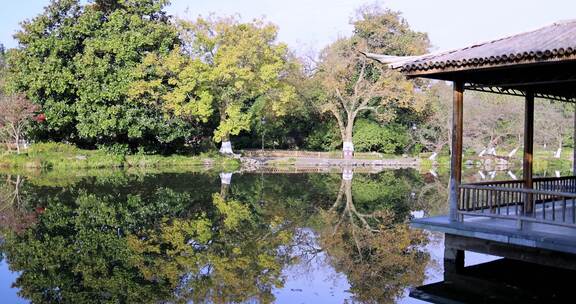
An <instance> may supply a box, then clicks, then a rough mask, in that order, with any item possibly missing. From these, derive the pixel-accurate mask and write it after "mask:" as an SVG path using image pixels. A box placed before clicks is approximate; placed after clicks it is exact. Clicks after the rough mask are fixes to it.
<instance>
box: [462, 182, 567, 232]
mask: <svg viewBox="0 0 576 304" xmlns="http://www.w3.org/2000/svg"><path fill="white" fill-rule="evenodd" d="M575 207H576V177H575V176H569V177H559V178H535V179H534V180H533V189H525V188H524V181H496V182H479V183H470V184H462V185H460V198H459V205H458V213H459V214H460V215H461V216H488V217H493V218H503V219H516V220H518V221H519V224H520V225H521V221H532V222H540V223H546V224H553V225H565V226H574V227H576V208H575Z"/></svg>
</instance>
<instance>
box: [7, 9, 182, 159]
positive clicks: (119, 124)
mask: <svg viewBox="0 0 576 304" xmlns="http://www.w3.org/2000/svg"><path fill="white" fill-rule="evenodd" d="M166 3H167V1H166V0H133V1H125V0H98V1H94V2H92V3H88V4H84V5H83V4H80V1H78V0H54V1H52V2H51V3H50V5H48V6H47V7H46V8H45V10H44V12H43V13H42V14H40V15H39V16H37V17H35V18H33V19H31V20H28V21H25V22H23V23H22V29H21V30H20V31H19V32H18V33H16V35H15V37H16V39H17V41H18V43H19V46H18V48H16V49H14V50H11V51H10V52H9V56H8V63H9V67H10V77H9V80H10V81H9V84H10V86H11V89H12V90H15V91H22V92H25V93H26V95H27V96H28V98H30V99H31V100H32V101H33V102H34V103H36V104H39V105H41V106H42V108H43V109H44V111H45V113H46V119H47V121H46V124H43V125H42V127H40V128H38V130H37V132H36V135H37V137H38V138H39V139H51V140H68V141H72V142H75V143H77V144H81V145H88V146H94V145H102V144H104V145H107V144H111V143H120V144H129V145H131V146H132V147H133V148H135V147H136V146H137V145H140V144H141V145H146V146H147V147H150V148H153V147H160V148H157V149H156V150H161V149H162V148H163V147H165V146H166V145H167V144H169V143H171V142H174V141H177V139H182V138H185V137H186V136H187V135H189V132H190V131H188V130H187V129H188V126H187V124H186V123H184V122H182V121H180V120H178V119H166V117H164V116H163V115H162V112H161V111H159V110H158V107H157V105H156V104H151V103H150V102H149V100H143V101H141V100H139V99H131V98H129V97H130V94H129V90H130V88H131V87H132V86H133V85H134V82H135V80H136V79H135V78H136V76H137V75H136V74H135V73H134V70H135V68H136V67H137V66H138V65H139V64H141V63H142V61H143V59H144V57H146V56H148V54H158V56H161V55H166V54H168V53H169V52H170V51H171V50H172V49H174V48H175V46H176V45H177V44H178V34H177V31H176V29H175V28H174V26H172V25H171V24H170V23H169V22H168V17H167V16H166V14H165V13H164V11H162V8H163V7H164V5H166Z"/></svg>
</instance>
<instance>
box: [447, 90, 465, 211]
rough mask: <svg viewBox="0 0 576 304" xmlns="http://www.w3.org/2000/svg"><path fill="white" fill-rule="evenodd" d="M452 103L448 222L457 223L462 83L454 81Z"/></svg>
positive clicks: (460, 154) (462, 98) (460, 165)
mask: <svg viewBox="0 0 576 304" xmlns="http://www.w3.org/2000/svg"><path fill="white" fill-rule="evenodd" d="M453 95H454V97H453V103H452V149H451V155H450V156H451V162H450V220H451V221H457V220H458V219H459V217H458V200H459V195H460V189H459V186H460V182H461V181H462V130H463V128H462V123H463V120H464V115H463V113H464V112H463V108H464V82H463V81H454V92H453Z"/></svg>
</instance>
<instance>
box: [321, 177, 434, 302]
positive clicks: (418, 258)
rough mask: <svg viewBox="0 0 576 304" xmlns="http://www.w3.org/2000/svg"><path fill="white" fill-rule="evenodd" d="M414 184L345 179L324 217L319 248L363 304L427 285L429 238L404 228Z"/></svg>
mask: <svg viewBox="0 0 576 304" xmlns="http://www.w3.org/2000/svg"><path fill="white" fill-rule="evenodd" d="M413 182H414V180H410V176H408V177H406V176H402V174H398V173H393V172H386V173H384V174H380V175H377V176H360V177H355V178H354V182H353V181H352V178H351V176H350V174H348V173H344V174H343V178H342V181H341V185H340V189H339V191H338V196H337V198H336V201H335V203H334V204H333V205H332V207H331V208H330V209H328V211H326V212H324V213H323V214H322V218H323V221H324V223H325V225H324V226H323V228H322V229H321V230H320V233H319V237H320V238H319V242H320V245H321V247H322V248H324V249H325V250H326V251H327V253H328V259H329V263H330V264H332V265H333V266H334V267H335V268H336V270H337V271H340V272H342V273H344V274H346V276H347V278H348V281H349V283H350V285H351V291H352V292H353V293H354V298H355V300H357V301H359V302H363V303H388V302H394V300H395V299H396V298H397V297H398V296H400V295H401V294H402V293H403V292H404V289H405V288H406V287H408V286H414V285H417V284H419V283H421V282H422V280H423V279H424V268H425V265H426V262H427V261H428V259H429V257H428V255H427V254H425V253H424V252H423V251H422V245H424V244H425V243H426V238H425V237H424V235H423V234H422V233H420V232H419V231H416V230H411V229H410V228H409V227H408V224H407V222H406V219H407V218H408V212H409V211H410V208H409V203H410V193H411V189H412V183H413ZM358 185H362V186H358ZM375 185H377V186H375ZM353 186H354V187H358V188H359V189H358V190H359V192H356V191H353V189H354V187H353ZM356 193H359V194H358V195H357V196H355V195H353V194H356Z"/></svg>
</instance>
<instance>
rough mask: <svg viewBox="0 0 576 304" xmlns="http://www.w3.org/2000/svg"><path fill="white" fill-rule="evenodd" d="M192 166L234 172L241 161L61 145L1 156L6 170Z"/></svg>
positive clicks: (226, 158)
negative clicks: (117, 151)
mask: <svg viewBox="0 0 576 304" xmlns="http://www.w3.org/2000/svg"><path fill="white" fill-rule="evenodd" d="M192 166H213V167H222V168H227V169H235V168H238V167H239V166H240V161H239V160H238V159H233V158H228V157H224V156H220V155H218V154H216V153H212V154H211V153H206V154H200V155H196V156H186V155H169V156H162V155H146V154H132V155H130V154H128V155H123V154H114V153H110V152H107V151H103V150H83V149H79V148H76V147H75V146H72V145H67V144H61V143H39V144H33V145H31V146H30V147H29V148H28V149H25V150H23V152H22V153H21V154H16V153H8V152H5V153H1V152H0V167H5V168H42V169H44V168H50V169H92V168H161V167H192Z"/></svg>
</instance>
